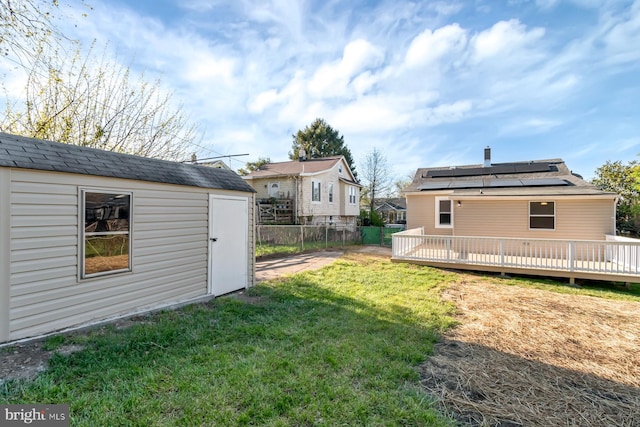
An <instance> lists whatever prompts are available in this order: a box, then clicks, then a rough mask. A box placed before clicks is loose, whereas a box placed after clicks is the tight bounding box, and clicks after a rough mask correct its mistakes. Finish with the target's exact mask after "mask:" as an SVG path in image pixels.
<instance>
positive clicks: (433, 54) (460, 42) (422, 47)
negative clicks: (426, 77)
mask: <svg viewBox="0 0 640 427" xmlns="http://www.w3.org/2000/svg"><path fill="white" fill-rule="evenodd" d="M466 42H467V35H466V31H465V30H463V29H462V28H460V25H458V24H451V25H447V26H445V27H441V28H438V29H437V30H435V31H431V30H430V29H426V30H424V31H423V32H422V33H420V34H419V35H418V36H417V37H416V38H414V39H413V41H412V42H411V45H410V46H409V49H408V50H407V54H406V58H405V62H406V64H407V66H408V67H410V68H413V67H423V66H429V65H434V64H437V62H438V61H439V60H440V59H441V58H442V57H444V56H446V55H456V54H459V53H460V52H461V51H462V50H463V49H464V48H465V45H466Z"/></svg>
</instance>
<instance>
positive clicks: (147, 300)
mask: <svg viewBox="0 0 640 427" xmlns="http://www.w3.org/2000/svg"><path fill="white" fill-rule="evenodd" d="M254 194H255V192H254V191H253V189H252V188H251V187H250V186H249V185H247V183H246V182H245V181H243V180H242V179H241V178H240V176H238V175H237V174H236V173H235V172H233V171H229V170H225V169H218V168H211V167H204V166H197V165H191V164H185V163H176V162H169V161H164V160H157V159H149V158H143V157H138V156H131V155H126V154H120V153H115V152H109V151H103V150H96V149H92V148H86V147H79V146H76V145H69V144H60V143H56V142H49V141H42V140H38V139H32V138H25V137H21V136H15V135H9V134H4V133H0V342H6V341H13V340H18V339H23V338H28V337H34V336H39V335H42V334H48V333H51V332H53V331H57V330H61V329H65V328H73V327H78V326H82V325H87V324H92V323H95V322H100V321H104V320H108V319H113V318H117V317H121V316H126V315H131V314H133V313H139V312H144V311H148V310H152V309H157V308H160V307H166V306H170V305H174V304H178V303H186V302H189V301H194V300H198V299H201V298H210V297H211V296H215V295H222V294H226V293H228V292H232V291H235V290H238V289H244V288H246V287H248V286H251V285H252V284H253V283H254V271H255V256H254V253H255V245H254V242H255V239H254V230H255V227H254V220H253V215H254V206H255V203H254Z"/></svg>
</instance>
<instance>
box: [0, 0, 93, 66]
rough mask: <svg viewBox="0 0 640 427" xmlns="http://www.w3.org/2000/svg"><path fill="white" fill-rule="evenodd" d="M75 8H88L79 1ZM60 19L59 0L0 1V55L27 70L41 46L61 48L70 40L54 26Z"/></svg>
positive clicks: (61, 13)
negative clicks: (77, 6)
mask: <svg viewBox="0 0 640 427" xmlns="http://www.w3.org/2000/svg"><path fill="white" fill-rule="evenodd" d="M78 5H79V6H80V7H82V8H85V9H86V10H90V9H91V7H90V6H88V5H87V4H86V3H85V2H84V1H82V0H81V1H80V2H79V3H78ZM84 15H85V16H86V14H84ZM62 19H66V18H65V17H64V13H63V11H62V10H61V6H60V1H59V0H0V54H1V55H2V57H4V58H5V59H7V60H10V61H13V62H14V63H15V64H17V65H19V66H21V67H24V68H29V67H30V66H31V64H32V63H33V60H34V59H35V58H37V57H38V56H39V54H40V52H41V48H42V46H43V45H44V46H47V47H54V46H58V47H60V46H61V45H62V42H63V41H68V40H69V39H68V38H67V37H66V36H65V35H64V34H62V33H61V32H60V30H59V29H58V26H57V25H56V21H58V20H62Z"/></svg>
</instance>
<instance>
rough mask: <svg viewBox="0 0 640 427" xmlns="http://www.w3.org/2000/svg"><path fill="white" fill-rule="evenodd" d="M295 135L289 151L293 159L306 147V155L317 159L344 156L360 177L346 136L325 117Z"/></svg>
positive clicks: (354, 173) (355, 174) (356, 175)
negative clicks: (346, 142) (330, 124)
mask: <svg viewBox="0 0 640 427" xmlns="http://www.w3.org/2000/svg"><path fill="white" fill-rule="evenodd" d="M292 137H293V144H292V146H291V151H290V152H289V158H290V159H291V160H298V158H299V157H300V149H304V151H305V154H306V157H307V158H310V159H317V158H320V157H330V156H344V158H345V160H346V161H347V164H348V165H349V168H351V171H352V172H353V175H354V176H355V177H356V179H357V178H358V174H357V173H356V167H355V164H354V162H353V156H351V151H350V150H349V148H347V146H346V145H345V144H344V137H343V136H342V135H340V134H339V132H338V131H337V130H335V129H333V128H332V127H331V126H329V124H328V123H327V122H325V121H324V119H320V118H318V119H315V120H314V121H313V123H311V124H310V125H309V126H307V127H305V128H304V130H299V131H298V132H297V133H296V134H295V135H292Z"/></svg>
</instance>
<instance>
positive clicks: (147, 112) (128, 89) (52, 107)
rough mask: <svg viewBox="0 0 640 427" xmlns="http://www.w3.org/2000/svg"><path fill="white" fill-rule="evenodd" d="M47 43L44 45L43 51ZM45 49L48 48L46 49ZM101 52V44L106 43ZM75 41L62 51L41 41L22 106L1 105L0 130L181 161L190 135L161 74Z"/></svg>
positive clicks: (191, 138)
mask: <svg viewBox="0 0 640 427" xmlns="http://www.w3.org/2000/svg"><path fill="white" fill-rule="evenodd" d="M50 50H51V52H50ZM49 52H50V53H49ZM105 52H106V47H105ZM105 52H103V53H102V55H96V53H95V50H94V48H93V47H92V48H91V49H89V51H88V53H87V54H86V55H84V56H83V55H82V54H81V50H80V47H79V46H76V48H75V54H74V55H73V56H72V57H71V58H69V57H68V56H67V55H66V54H62V53H60V50H58V49H57V48H55V49H48V48H47V46H44V45H41V48H40V53H39V54H38V56H37V57H36V58H35V60H34V61H33V64H32V68H31V70H30V71H29V76H28V80H27V83H26V88H25V91H24V94H25V99H24V100H19V101H20V102H22V101H24V106H16V105H17V104H8V105H7V106H6V108H5V110H6V111H5V114H4V119H3V120H2V121H1V122H0V130H2V131H5V132H10V133H15V134H20V135H25V136H30V137H35V138H42V139H49V140H54V141H59V142H66V143H70V144H75V145H82V146H87V147H93V148H100V149H104V150H110V151H117V152H122V153H128V154H135V155H140V156H146V157H157V158H163V159H169V160H180V159H184V158H186V157H187V152H188V149H189V147H190V145H191V144H192V143H193V141H194V139H195V138H196V136H197V132H196V127H195V126H194V125H190V124H189V123H188V118H187V117H186V116H185V114H184V113H183V112H182V106H181V105H177V106H176V105H174V104H173V103H172V100H171V94H169V93H163V91H162V89H161V86H160V81H158V80H156V81H155V82H153V83H149V82H147V81H146V80H145V79H144V75H139V76H137V77H132V76H131V71H130V69H129V68H128V67H125V66H123V65H121V64H120V63H119V62H117V61H116V60H110V59H107V55H106V53H105Z"/></svg>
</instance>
